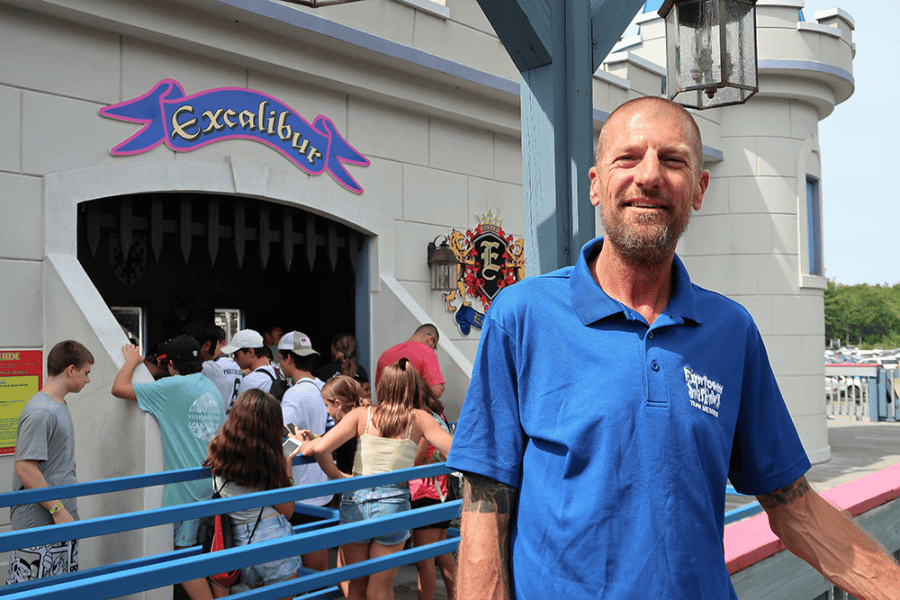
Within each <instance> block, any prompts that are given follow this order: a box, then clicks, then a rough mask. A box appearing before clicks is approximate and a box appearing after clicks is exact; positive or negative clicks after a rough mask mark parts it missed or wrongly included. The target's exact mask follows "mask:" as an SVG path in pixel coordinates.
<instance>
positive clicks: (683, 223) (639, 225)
mask: <svg viewBox="0 0 900 600" xmlns="http://www.w3.org/2000/svg"><path fill="white" fill-rule="evenodd" d="M600 218H601V220H602V222H603V229H604V230H605V232H606V234H605V235H606V240H607V241H608V242H609V243H610V244H612V246H613V248H615V249H616V250H617V251H618V253H619V254H620V255H622V256H623V257H624V258H625V259H626V260H627V261H628V262H631V263H633V264H638V265H643V266H654V265H658V264H661V263H663V262H665V261H667V260H669V259H670V258H671V257H672V255H673V254H675V246H676V245H677V244H678V239H679V238H680V237H681V235H682V234H683V233H684V232H685V230H686V229H687V226H688V223H689V222H690V219H691V210H690V208H688V210H686V211H684V212H683V213H679V214H675V215H674V218H673V219H671V220H668V221H665V220H663V219H662V218H660V216H659V215H656V214H641V215H637V219H636V222H626V221H625V220H624V219H623V218H622V212H621V211H620V210H616V211H608V210H606V209H605V208H604V209H602V210H601V211H600Z"/></svg>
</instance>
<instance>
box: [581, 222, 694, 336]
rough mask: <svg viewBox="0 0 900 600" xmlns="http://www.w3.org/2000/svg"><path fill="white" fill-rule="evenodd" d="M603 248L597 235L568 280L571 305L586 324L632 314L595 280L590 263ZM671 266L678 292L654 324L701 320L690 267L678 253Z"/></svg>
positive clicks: (582, 252)
mask: <svg viewBox="0 0 900 600" xmlns="http://www.w3.org/2000/svg"><path fill="white" fill-rule="evenodd" d="M602 247H603V238H602V237H598V238H594V239H593V240H591V241H589V242H588V243H587V244H585V245H584V247H583V248H582V249H581V253H580V255H579V256H578V262H577V263H576V264H575V267H574V269H573V271H572V276H571V279H570V281H569V289H570V290H571V295H572V306H573V307H574V309H575V313H576V314H577V315H578V317H579V318H580V319H581V322H582V323H584V324H585V325H590V324H592V323H596V322H597V321H600V320H602V319H606V318H608V317H611V316H613V315H617V314H621V315H624V316H625V317H626V318H631V317H629V315H631V314H633V311H632V310H631V309H628V308H626V307H625V306H624V305H623V304H622V303H621V302H619V301H618V300H615V299H613V298H611V297H610V296H609V295H608V294H607V293H606V292H605V291H604V290H603V288H601V287H600V286H599V285H597V282H596V281H594V276H593V274H592V273H591V270H590V267H589V266H588V263H589V262H590V261H591V259H593V258H594V257H595V256H597V254H599V253H600V248H602ZM672 269H673V276H674V283H675V293H674V294H673V295H672V298H670V299H669V304H668V306H666V308H665V310H663V312H662V314H661V315H660V316H659V318H658V319H657V321H656V323H654V324H653V325H654V326H655V327H660V326H665V325H680V324H682V323H684V322H685V321H692V322H694V323H699V322H700V318H699V317H698V316H697V307H696V298H695V297H694V287H693V285H692V284H691V279H690V277H689V276H688V272H687V269H685V268H684V263H682V262H681V259H680V258H678V256H677V255H676V256H675V260H674V262H673V265H672Z"/></svg>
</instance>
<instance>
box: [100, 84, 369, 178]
mask: <svg viewBox="0 0 900 600" xmlns="http://www.w3.org/2000/svg"><path fill="white" fill-rule="evenodd" d="M100 114H101V115H103V116H104V117H108V118H110V119H116V120H119V121H128V122H130V123H142V124H143V125H144V126H143V127H142V128H141V130H140V131H138V132H137V133H135V134H134V135H133V136H131V137H130V138H128V139H127V140H125V141H124V142H122V143H120V144H118V145H117V146H115V147H113V148H112V149H111V150H110V154H113V155H114V156H129V155H132V154H141V153H142V152H147V151H149V150H152V149H153V148H156V147H157V146H159V145H160V144H162V143H165V144H166V146H168V147H169V149H171V150H174V151H176V152H190V151H191V150H195V149H197V148H200V147H202V146H205V145H207V144H212V143H213V142H218V141H221V140H230V139H236V138H238V139H247V140H254V141H257V142H261V143H263V144H266V145H268V146H270V147H272V148H274V149H275V150H277V151H278V152H280V153H281V154H283V155H284V156H285V157H287V158H288V160H290V161H291V162H292V163H294V164H295V165H297V166H298V167H300V168H301V169H303V170H304V171H306V172H307V173H309V174H310V175H320V174H321V173H322V172H323V171H328V173H329V174H330V175H331V176H332V177H334V178H335V180H337V182H338V183H340V184H341V185H342V186H344V187H345V188H347V189H348V190H350V191H352V192H356V193H357V194H362V192H363V189H362V188H361V187H360V186H359V184H358V183H357V182H356V180H355V179H353V177H351V176H350V174H349V173H348V172H347V170H346V169H345V168H344V164H346V163H349V164H352V165H362V166H368V165H369V160H368V159H367V158H366V157H365V156H363V155H362V154H360V153H359V152H357V151H356V150H354V149H353V147H352V146H351V145H350V144H348V143H347V141H346V140H345V139H344V138H343V137H341V134H340V133H338V130H337V127H336V126H335V124H334V123H333V122H332V121H331V119H329V118H328V117H324V116H322V115H319V116H317V117H316V118H315V119H314V120H313V122H312V124H310V123H309V122H307V121H306V119H304V118H303V117H301V116H300V115H299V114H297V113H296V112H295V111H294V110H293V109H292V108H291V107H289V106H287V105H286V104H283V103H282V102H281V101H279V100H277V99H275V98H273V97H271V96H268V95H266V94H263V93H261V92H258V91H256V90H248V89H244V88H217V89H212V90H206V91H205V92H200V93H197V94H193V95H191V96H185V95H184V88H182V87H181V84H179V83H178V82H177V81H175V80H174V79H163V80H162V81H160V82H159V83H157V84H156V85H155V86H153V89H151V90H150V91H149V92H147V93H146V94H144V95H143V96H138V97H137V98H134V99H133V100H127V101H125V102H120V103H118V104H112V105H110V106H105V107H103V108H101V109H100Z"/></svg>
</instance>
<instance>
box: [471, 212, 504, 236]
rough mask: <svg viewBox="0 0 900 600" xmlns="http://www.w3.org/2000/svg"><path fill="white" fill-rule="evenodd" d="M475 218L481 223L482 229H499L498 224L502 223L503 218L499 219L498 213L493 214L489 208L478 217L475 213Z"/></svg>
mask: <svg viewBox="0 0 900 600" xmlns="http://www.w3.org/2000/svg"><path fill="white" fill-rule="evenodd" d="M475 219H476V220H477V221H478V224H479V225H481V229H482V230H484V231H488V230H490V231H499V230H500V226H501V225H503V219H501V218H500V217H499V216H498V215H495V214H494V212H493V211H492V210H490V209H488V211H487V212H486V213H484V214H483V215H481V216H480V217H479V216H478V215H475Z"/></svg>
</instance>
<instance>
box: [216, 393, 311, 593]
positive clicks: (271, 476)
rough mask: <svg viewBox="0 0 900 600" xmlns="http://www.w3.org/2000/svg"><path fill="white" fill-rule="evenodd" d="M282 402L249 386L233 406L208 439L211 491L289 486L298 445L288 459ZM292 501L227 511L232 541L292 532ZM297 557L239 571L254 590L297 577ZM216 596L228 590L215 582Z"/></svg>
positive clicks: (223, 492) (246, 491)
mask: <svg viewBox="0 0 900 600" xmlns="http://www.w3.org/2000/svg"><path fill="white" fill-rule="evenodd" d="M282 428H283V423H282V416H281V404H280V403H279V402H278V400H276V399H275V397H274V396H272V395H270V394H268V393H266V392H264V391H262V390H259V389H251V390H247V391H246V392H244V393H243V394H241V395H240V396H238V398H237V400H235V401H234V404H232V405H231V412H230V413H228V418H227V419H226V420H225V424H224V425H223V426H222V431H221V432H220V433H219V434H218V435H216V437H214V438H213V439H212V440H211V441H210V442H209V450H208V453H207V455H206V460H205V461H203V466H205V467H209V468H210V471H211V472H212V475H213V489H214V490H215V491H218V492H219V495H221V496H222V497H223V498H226V497H232V496H241V495H244V494H251V493H253V492H259V491H264V490H274V489H278V488H284V487H290V486H292V485H293V482H292V481H291V462H292V460H293V458H294V456H296V455H297V453H298V452H299V448H298V449H297V450H295V451H294V452H293V453H292V454H291V455H290V456H288V457H285V456H284V452H283V450H282V445H281V437H282ZM292 514H294V503H293V502H284V503H282V504H276V505H274V506H263V507H261V508H258V509H257V508H251V509H246V510H239V511H236V512H233V513H229V515H228V516H229V518H230V519H231V523H232V526H233V532H234V545H235V546H243V545H246V544H249V543H251V542H261V541H265V540H272V539H277V538H280V537H284V536H287V535H291V534H292V533H293V531H292V529H291V526H290V523H288V521H287V520H288V519H289V518H290V516H291V515H292ZM300 564H301V560H300V557H299V556H291V557H287V558H282V559H279V560H274V561H271V562H267V563H264V564H261V565H251V566H248V567H244V568H242V569H241V581H242V582H244V583H246V584H247V585H248V586H249V587H251V588H256V587H261V586H263V585H268V584H272V583H278V582H281V581H287V580H288V579H293V578H294V577H296V576H297V569H298V568H299V567H300ZM212 588H213V595H214V596H215V597H217V598H221V597H224V596H226V595H228V590H227V589H223V588H220V587H219V586H218V585H216V584H213V586H212Z"/></svg>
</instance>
